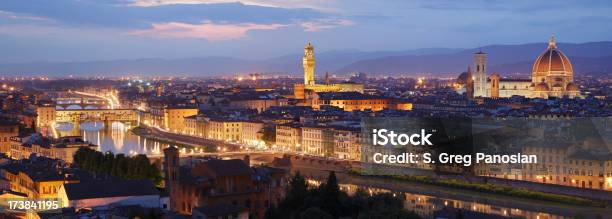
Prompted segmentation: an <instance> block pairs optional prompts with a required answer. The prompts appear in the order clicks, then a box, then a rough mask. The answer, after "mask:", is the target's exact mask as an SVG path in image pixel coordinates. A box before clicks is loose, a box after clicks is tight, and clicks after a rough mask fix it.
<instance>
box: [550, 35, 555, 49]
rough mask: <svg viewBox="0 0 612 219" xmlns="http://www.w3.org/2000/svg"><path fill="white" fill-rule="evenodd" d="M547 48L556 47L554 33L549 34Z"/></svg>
mask: <svg viewBox="0 0 612 219" xmlns="http://www.w3.org/2000/svg"><path fill="white" fill-rule="evenodd" d="M548 48H549V49H554V48H557V45H556V44H555V35H554V34H551V35H550V41H548Z"/></svg>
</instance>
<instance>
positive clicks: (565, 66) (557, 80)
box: [468, 37, 580, 98]
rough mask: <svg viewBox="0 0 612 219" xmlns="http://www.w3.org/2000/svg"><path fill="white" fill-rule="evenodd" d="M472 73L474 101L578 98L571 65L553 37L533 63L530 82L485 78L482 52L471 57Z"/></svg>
mask: <svg viewBox="0 0 612 219" xmlns="http://www.w3.org/2000/svg"><path fill="white" fill-rule="evenodd" d="M474 70H475V71H474V73H473V75H472V77H473V88H468V90H469V89H473V97H490V98H499V97H511V96H515V95H516V96H524V97H528V98H548V97H569V98H576V97H580V91H579V90H578V86H576V85H575V84H574V71H573V67H572V63H571V62H570V60H569V59H568V58H567V56H565V54H563V53H562V52H561V51H560V50H559V49H558V48H557V45H556V43H555V40H554V38H553V37H551V39H550V41H549V43H548V48H547V49H546V50H545V51H544V52H543V53H542V54H540V56H538V58H537V59H536V60H535V62H534V64H533V67H532V72H531V78H528V79H527V78H526V79H507V78H502V77H501V76H500V75H499V74H492V75H490V76H488V77H487V73H486V70H487V54H486V53H484V52H477V53H474ZM470 75H471V73H470ZM470 85H471V84H468V86H470ZM469 96H471V95H469Z"/></svg>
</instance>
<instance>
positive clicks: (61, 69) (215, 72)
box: [0, 42, 612, 76]
mask: <svg viewBox="0 0 612 219" xmlns="http://www.w3.org/2000/svg"><path fill="white" fill-rule="evenodd" d="M557 45H558V46H559V48H560V49H561V50H562V51H563V52H564V53H565V54H566V55H568V56H569V57H570V59H571V61H572V63H573V64H574V69H575V71H576V73H578V74H579V73H585V72H586V73H588V72H599V73H602V72H603V73H608V72H610V71H611V70H612V68H611V66H610V65H611V64H610V63H612V62H611V61H612V58H611V57H612V42H591V43H580V44H571V43H558V44H557ZM546 46H547V44H546V43H532V44H521V45H490V46H485V47H482V48H472V49H448V48H429V49H417V50H404V51H374V52H364V51H359V50H339V51H329V52H317V53H316V54H315V57H316V59H317V65H316V72H317V75H318V76H322V75H323V74H324V72H326V71H329V72H331V73H335V74H347V73H352V72H367V73H369V74H371V75H372V74H406V75H415V76H416V75H437V76H439V75H444V76H448V75H457V73H458V72H462V71H464V70H465V69H466V68H467V66H468V65H470V64H472V54H473V53H474V52H476V51H478V50H482V51H483V52H487V53H489V66H490V67H489V70H490V72H499V73H502V74H508V73H521V74H527V73H529V72H530V71H531V65H532V63H533V61H534V60H535V58H536V57H537V56H538V55H539V54H540V53H541V52H543V51H544V50H545V49H546ZM301 59H302V54H300V53H299V52H298V53H295V54H289V55H285V56H280V57H276V58H271V59H264V60H245V59H238V58H228V57H205V58H184V59H156V58H152V59H133V60H109V61H91V62H30V63H5V64H0V76H10V75H26V76H31V75H48V76H68V75H75V76H97V75H104V76H120V75H144V76H146V75H151V76H152V75H170V74H172V75H180V76H219V75H235V74H241V73H253V72H261V73H283V74H287V73H288V74H293V75H296V76H298V75H301V72H302V63H301Z"/></svg>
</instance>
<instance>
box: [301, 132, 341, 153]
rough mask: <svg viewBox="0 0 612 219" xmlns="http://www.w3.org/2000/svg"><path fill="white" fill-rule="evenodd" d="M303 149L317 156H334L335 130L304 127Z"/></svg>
mask: <svg viewBox="0 0 612 219" xmlns="http://www.w3.org/2000/svg"><path fill="white" fill-rule="evenodd" d="M302 148H303V150H304V152H306V153H308V154H312V155H317V156H326V157H331V156H333V155H334V130H333V129H332V128H329V127H322V126H304V127H302Z"/></svg>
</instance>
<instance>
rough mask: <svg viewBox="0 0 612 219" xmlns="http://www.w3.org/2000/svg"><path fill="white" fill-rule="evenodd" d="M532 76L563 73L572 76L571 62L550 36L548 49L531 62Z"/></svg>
mask: <svg viewBox="0 0 612 219" xmlns="http://www.w3.org/2000/svg"><path fill="white" fill-rule="evenodd" d="M532 72H533V76H536V77H537V76H549V75H551V74H552V75H563V76H572V74H573V72H574V69H573V68H572V63H570V61H569V59H568V58H567V56H565V54H563V53H562V52H561V51H560V50H559V49H557V46H556V44H555V39H554V38H553V37H551V38H550V42H549V43H548V49H547V50H546V51H544V52H543V53H542V54H541V55H540V56H539V57H538V58H537V59H536V61H535V63H534V64H533V69H532Z"/></svg>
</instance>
